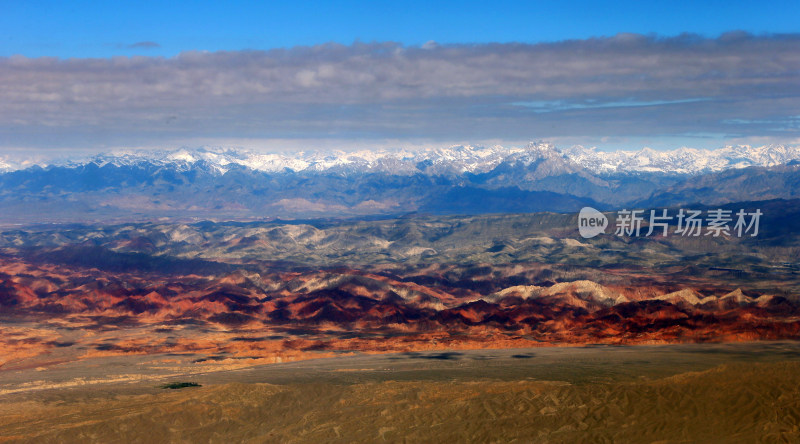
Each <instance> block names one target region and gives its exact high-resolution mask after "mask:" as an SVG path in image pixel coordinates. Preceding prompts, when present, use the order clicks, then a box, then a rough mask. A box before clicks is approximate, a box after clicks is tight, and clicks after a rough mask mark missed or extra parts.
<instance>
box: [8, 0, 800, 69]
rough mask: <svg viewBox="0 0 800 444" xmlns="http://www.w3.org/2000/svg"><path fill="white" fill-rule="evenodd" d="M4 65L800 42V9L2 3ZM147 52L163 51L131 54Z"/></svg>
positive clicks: (737, 5)
mask: <svg viewBox="0 0 800 444" xmlns="http://www.w3.org/2000/svg"><path fill="white" fill-rule="evenodd" d="M0 9H2V14H0V29H2V30H3V31H2V33H1V34H0V35H1V36H2V38H1V39H0V55H3V56H10V55H14V54H21V55H25V56H29V57H40V56H56V57H62V58H66V57H109V56H114V55H134V54H141V55H161V56H174V55H176V54H177V53H179V52H181V51H189V50H207V51H219V50H242V49H272V48H281V47H292V46H297V45H316V44H319V43H325V42H337V43H342V44H350V43H352V42H354V41H356V40H360V41H364V42H371V41H393V42H400V43H403V44H406V45H421V44H424V43H425V42H427V41H430V40H433V41H436V42H439V43H487V42H524V43H537V42H551V41H559V40H566V39H585V38H590V37H601V36H613V35H615V34H618V33H621V32H628V33H638V34H649V33H656V34H660V35H677V34H680V33H684V32H690V33H697V34H701V35H704V36H708V37H712V36H717V35H719V34H721V33H724V32H727V31H732V30H744V31H748V32H750V33H754V34H759V33H793V32H797V31H798V23H800V2H798V1H770V2H737V1H701V2H697V1H691V2H687V1H616V2H600V1H578V2H554V1H492V2H487V1H460V2H429V1H403V2H398V1H392V2H387V1H367V2H354V1H340V2H254V1H250V2H243V1H228V2H218V1H214V2H211V1H199V2H147V1H138V2H130V1H120V2H116V1H114V2H101V1H69V2H62V1H3V2H2V8H0ZM141 42H150V43H155V44H157V45H158V46H155V45H140V46H138V47H137V46H134V45H135V44H136V43H141Z"/></svg>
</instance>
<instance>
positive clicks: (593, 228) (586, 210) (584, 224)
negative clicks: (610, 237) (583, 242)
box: [578, 207, 608, 239]
mask: <svg viewBox="0 0 800 444" xmlns="http://www.w3.org/2000/svg"><path fill="white" fill-rule="evenodd" d="M607 226H608V218H607V217H606V216H605V214H603V213H601V212H599V211H597V210H595V209H594V208H592V207H583V208H581V212H580V214H578V231H579V232H580V233H581V236H583V237H584V238H586V239H589V238H592V237H595V236H597V235H598V234H600V233H605V232H606V227H607Z"/></svg>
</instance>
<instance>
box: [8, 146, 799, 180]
mask: <svg viewBox="0 0 800 444" xmlns="http://www.w3.org/2000/svg"><path fill="white" fill-rule="evenodd" d="M542 160H550V161H553V162H556V163H558V164H559V165H561V166H563V167H564V168H567V169H571V170H572V169H575V170H577V169H581V168H585V169H587V170H588V171H590V172H591V173H594V174H601V175H602V174H619V173H665V174H701V173H709V172H716V171H722V170H727V169H731V168H744V167H749V166H775V165H780V164H785V163H788V162H791V161H793V160H800V147H798V146H785V145H765V146H760V147H752V146H748V145H738V146H726V147H723V148H719V149H715V150H705V149H695V148H679V149H676V150H671V151H656V150H653V149H650V148H643V149H641V150H639V151H610V152H609V151H601V150H598V149H597V148H586V147H583V146H572V147H569V148H565V149H559V148H556V147H555V146H554V145H552V144H550V143H541V142H540V143H530V144H528V145H527V146H523V147H504V146H499V145H495V146H491V147H475V146H469V145H466V146H450V147H446V148H435V149H426V150H418V151H409V150H376V151H371V150H362V151H350V152H345V151H330V152H321V151H300V152H294V153H259V152H255V151H249V150H243V149H232V148H199V149H185V148H183V149H175V150H158V151H145V150H130V151H116V152H112V153H109V154H101V155H96V156H92V157H85V158H82V159H62V160H55V161H50V162H30V161H12V160H9V159H3V158H2V157H0V171H3V172H7V171H14V170H20V169H24V168H28V167H30V166H34V165H36V166H39V167H43V168H46V167H47V166H80V165H86V164H89V163H95V164H97V165H100V166H103V165H106V164H114V165H118V166H121V165H133V164H138V163H143V162H147V163H151V164H156V165H164V166H168V165H169V166H173V167H174V168H176V169H178V170H186V169H188V168H191V167H192V166H196V165H197V164H199V163H202V164H203V165H205V166H207V167H208V168H209V169H211V170H212V171H216V172H218V173H224V172H226V171H228V170H230V169H231V168H233V167H235V166H240V167H245V168H249V169H252V170H256V171H262V172H270V173H277V172H282V171H287V170H289V171H294V172H324V171H330V172H342V173H347V172H383V173H390V174H397V175H411V174H418V173H425V174H430V175H436V174H445V175H447V174H464V173H474V174H480V173H486V172H489V171H491V170H493V169H494V168H496V167H497V166H498V165H500V164H503V163H507V164H523V165H529V164H531V163H533V162H540V161H542Z"/></svg>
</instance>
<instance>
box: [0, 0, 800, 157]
mask: <svg viewBox="0 0 800 444" xmlns="http://www.w3.org/2000/svg"><path fill="white" fill-rule="evenodd" d="M612 5H613V6H612ZM0 11H2V13H0V29H2V31H1V32H0V157H2V156H7V155H27V154H29V153H54V152H60V153H63V152H65V151H66V152H72V151H80V150H82V151H96V152H100V151H108V150H111V149H115V148H138V147H141V148H175V147H182V146H187V147H196V146H204V145H212V146H243V147H247V148H251V149H259V150H265V151H284V150H298V149H319V148H321V149H325V148H337V149H349V148H359V149H361V148H369V147H375V148H413V147H417V146H441V145H448V144H478V145H480V144H495V143H499V144H506V145H509V144H510V145H521V144H524V143H526V142H527V141H530V140H546V141H551V142H554V143H556V144H557V145H559V146H565V145H572V144H582V145H587V146H597V147H599V148H600V149H639V148H642V147H643V146H649V147H653V148H656V149H669V148H678V147H681V146H689V147H697V148H714V147H719V146H723V145H726V144H753V145H761V144H768V143H785V144H798V143H800V25H798V23H800V2H798V1H791V2H789V1H773V2H767V3H756V2H729V1H728V2H718V1H705V2H680V1H669V2H655V1H636V2H628V1H618V2H591V1H583V2H530V1H529V2H504V1H494V2H485V1H483V2H470V1H467V2H416V1H410V2H347V1H344V2H335V3H334V2H327V3H322V2H314V3H313V4H312V3H304V4H297V3H292V4H289V2H280V3H278V2H275V3H271V2H226V3H223V2H193V3H189V2H185V3H184V2H181V3H166V4H164V3H162V2H99V1H98V2H83V1H73V2H37V1H27V2H21V1H2V0H0ZM20 153H21V154H20Z"/></svg>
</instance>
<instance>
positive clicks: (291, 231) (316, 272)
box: [0, 201, 800, 369]
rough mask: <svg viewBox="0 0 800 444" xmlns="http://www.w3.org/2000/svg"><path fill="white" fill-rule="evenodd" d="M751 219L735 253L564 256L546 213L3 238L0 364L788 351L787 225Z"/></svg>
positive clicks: (609, 242)
mask: <svg viewBox="0 0 800 444" xmlns="http://www.w3.org/2000/svg"><path fill="white" fill-rule="evenodd" d="M759 206H760V207H762V208H763V210H764V212H765V213H766V214H771V215H772V216H770V217H766V216H765V219H764V220H763V221H762V224H763V228H762V232H761V234H760V236H759V237H745V238H738V237H735V236H734V237H730V236H729V237H727V238H713V237H706V236H704V237H701V238H696V239H695V238H684V237H680V236H675V237H669V236H667V237H650V238H626V237H622V236H613V235H605V236H599V237H597V238H593V239H581V238H579V237H578V236H577V235H576V233H575V232H576V231H577V221H576V220H575V216H569V215H557V214H536V215H498V216H474V217H444V218H442V217H432V216H427V217H423V216H420V217H407V218H403V219H387V220H378V221H330V220H329V221H316V222H313V223H293V224H286V223H279V222H273V223H245V224H242V223H227V224H226V223H221V224H213V223H201V224H192V225H175V224H124V225H116V226H99V227H97V226H73V227H40V228H29V229H22V230H11V231H5V232H3V233H2V237H0V246H1V247H2V256H0V270H2V274H0V307H2V308H3V311H2V320H3V323H2V326H1V327H0V328H2V329H3V334H2V336H1V337H2V339H0V341H2V346H3V351H4V352H3V354H2V356H3V362H2V363H0V364H1V365H2V368H4V369H14V368H24V367H30V368H33V367H41V366H43V365H44V366H46V365H48V364H52V363H60V362H67V361H72V360H81V359H89V358H93V357H99V356H100V357H102V356H119V355H152V354H163V353H174V354H176V355H180V356H182V357H183V358H182V359H186V358H190V360H192V361H193V362H195V363H196V364H197V365H199V366H208V365H219V366H247V365H253V364H256V363H264V362H278V361H284V360H292V359H304V358H309V357H319V356H332V355H334V354H341V353H354V352H387V351H417V350H432V349H433V350H439V349H441V350H453V349H468V348H502V347H531V346H541V345H559V344H587V343H606V344H640V343H671V342H706V341H743V340H759V339H787V338H797V337H800V304H799V303H798V299H797V291H798V288H800V280H798V272H800V270H798V267H797V265H796V262H795V257H794V255H795V254H796V251H797V248H798V233H797V231H796V228H795V227H796V226H794V225H787V224H786V223H781V221H784V220H785V219H786V218H793V217H795V216H796V213H797V211H798V208H800V207H798V206H797V203H796V202H793V201H773V202H762V203H760V204H759ZM787 230H788V231H787Z"/></svg>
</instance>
